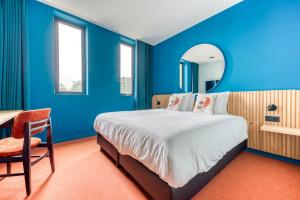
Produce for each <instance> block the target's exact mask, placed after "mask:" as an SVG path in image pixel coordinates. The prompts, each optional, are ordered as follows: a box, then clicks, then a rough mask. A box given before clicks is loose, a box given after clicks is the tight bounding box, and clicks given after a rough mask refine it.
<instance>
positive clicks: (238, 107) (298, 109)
mask: <svg viewBox="0 0 300 200" xmlns="http://www.w3.org/2000/svg"><path fill="white" fill-rule="evenodd" d="M169 97H170V95H155V96H153V98H152V108H158V107H161V108H166V107H167V105H168V100H169ZM157 101H160V106H157ZM270 104H275V105H277V107H278V108H277V110H276V111H274V112H267V106H268V105H270ZM228 112H229V113H230V114H234V115H239V116H243V117H244V118H245V119H246V120H247V122H248V127H249V130H248V134H249V139H248V147H249V148H253V149H257V150H261V151H266V152H270V153H273V154H277V155H281V156H286V157H289V158H294V159H298V160H300V137H297V136H290V135H283V134H279V133H270V132H264V131H260V127H261V126H262V125H264V124H266V125H270V124H271V125H275V126H284V127H289V128H300V90H272V91H249V92H232V93H231V94H230V96H229V101H228ZM265 115H273V116H280V122H266V121H265Z"/></svg>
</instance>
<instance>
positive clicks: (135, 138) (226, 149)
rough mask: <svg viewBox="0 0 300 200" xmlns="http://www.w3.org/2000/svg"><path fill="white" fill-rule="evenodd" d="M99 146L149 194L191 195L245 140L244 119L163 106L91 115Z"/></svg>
mask: <svg viewBox="0 0 300 200" xmlns="http://www.w3.org/2000/svg"><path fill="white" fill-rule="evenodd" d="M94 128H95V130H96V131H97V133H98V134H97V141H98V144H99V145H100V147H101V150H102V151H104V152H106V153H107V154H108V155H109V156H110V157H111V158H112V159H113V160H114V161H115V162H116V165H117V166H120V167H122V168H124V169H125V170H126V171H127V172H128V173H129V174H130V175H131V176H132V177H133V178H134V179H135V180H136V181H137V182H138V184H139V185H140V186H141V187H142V188H143V189H144V190H145V191H146V192H147V193H148V194H149V195H150V196H151V197H152V198H153V199H159V200H171V199H173V200H177V199H178V200H179V199H180V200H184V199H190V198H191V197H192V196H193V195H194V194H195V193H197V192H198V191H199V190H200V189H201V188H202V187H204V186H205V185H206V184H207V183H208V182H209V181H210V180H211V179H212V178H213V177H214V176H215V175H216V174H217V173H218V172H219V171H220V170H221V169H222V168H223V167H224V166H225V165H226V164H227V163H229V162H230V161H231V160H232V159H233V158H234V157H235V156H236V155H238V153H240V152H241V151H242V150H243V149H244V148H245V147H246V143H247V123H246V121H245V119H244V118H242V117H239V116H234V115H229V114H226V115H207V114H202V113H193V112H178V111H172V110H167V109H152V110H142V111H127V112H112V113H104V114H100V115H98V116H97V117H96V119H95V122H94Z"/></svg>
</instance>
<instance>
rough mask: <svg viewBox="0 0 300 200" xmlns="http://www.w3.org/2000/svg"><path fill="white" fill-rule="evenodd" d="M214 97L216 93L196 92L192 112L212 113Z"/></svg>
mask: <svg viewBox="0 0 300 200" xmlns="http://www.w3.org/2000/svg"><path fill="white" fill-rule="evenodd" d="M216 97H217V96H216V95H211V94H198V97H197V100H196V104H195V107H194V110H193V112H199V113H206V114H210V115H212V114H214V104H215V100H216Z"/></svg>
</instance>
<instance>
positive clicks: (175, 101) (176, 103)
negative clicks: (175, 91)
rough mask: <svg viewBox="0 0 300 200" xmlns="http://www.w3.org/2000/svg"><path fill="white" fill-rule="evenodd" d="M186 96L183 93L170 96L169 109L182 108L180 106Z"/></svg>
mask: <svg viewBox="0 0 300 200" xmlns="http://www.w3.org/2000/svg"><path fill="white" fill-rule="evenodd" d="M183 99H184V96H181V95H172V96H170V98H169V104H168V107H167V109H168V110H176V111H178V110H179V109H180V106H181V104H182V102H183Z"/></svg>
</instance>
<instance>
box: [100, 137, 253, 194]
mask: <svg viewBox="0 0 300 200" xmlns="http://www.w3.org/2000/svg"><path fill="white" fill-rule="evenodd" d="M97 143H98V144H99V145H100V149H101V151H104V152H105V153H106V154H108V155H109V156H110V157H111V158H112V159H113V161H114V162H115V163H116V166H117V167H121V168H123V169H124V170H125V171H126V172H128V174H129V175H130V176H131V177H132V178H133V179H134V180H135V181H136V182H137V183H138V184H139V185H140V186H141V187H142V188H143V189H144V190H145V192H147V193H148V194H149V195H150V196H151V198H153V199H155V200H188V199H191V198H192V197H193V196H194V195H195V194H196V193H197V192H199V191H200V190H201V189H202V188H203V187H204V186H205V185H206V184H207V183H208V182H209V181H210V180H211V179H212V178H213V177H215V176H216V175H217V174H218V173H219V172H220V171H221V170H222V169H223V168H224V167H225V166H226V165H227V164H228V163H229V162H230V161H232V160H233V159H234V158H235V157H236V156H237V155H238V154H239V153H240V152H242V151H243V150H244V149H245V148H246V146H247V140H245V141H243V142H242V143H240V144H239V145H237V146H236V147H234V148H233V149H232V150H231V151H229V152H228V153H227V154H226V155H225V156H224V157H223V158H222V159H221V160H220V161H219V162H218V163H217V164H216V165H215V166H214V167H212V168H211V169H210V170H209V171H208V172H205V173H200V174H198V175H196V176H195V177H194V178H192V179H191V180H190V181H189V182H188V183H187V184H186V185H184V186H183V187H180V188H172V187H171V186H169V185H168V184H167V183H166V182H165V181H163V180H162V179H160V178H159V176H158V175H157V174H155V173H154V172H152V171H150V170H149V169H148V168H147V167H145V166H144V165H143V164H142V163H140V162H139V161H137V160H135V159H133V158H132V157H130V156H126V155H121V154H119V152H118V150H117V149H116V148H115V147H114V146H113V145H112V144H111V143H109V142H108V141H107V140H106V139H105V138H104V137H103V136H102V135H101V134H99V133H98V134H97Z"/></svg>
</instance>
